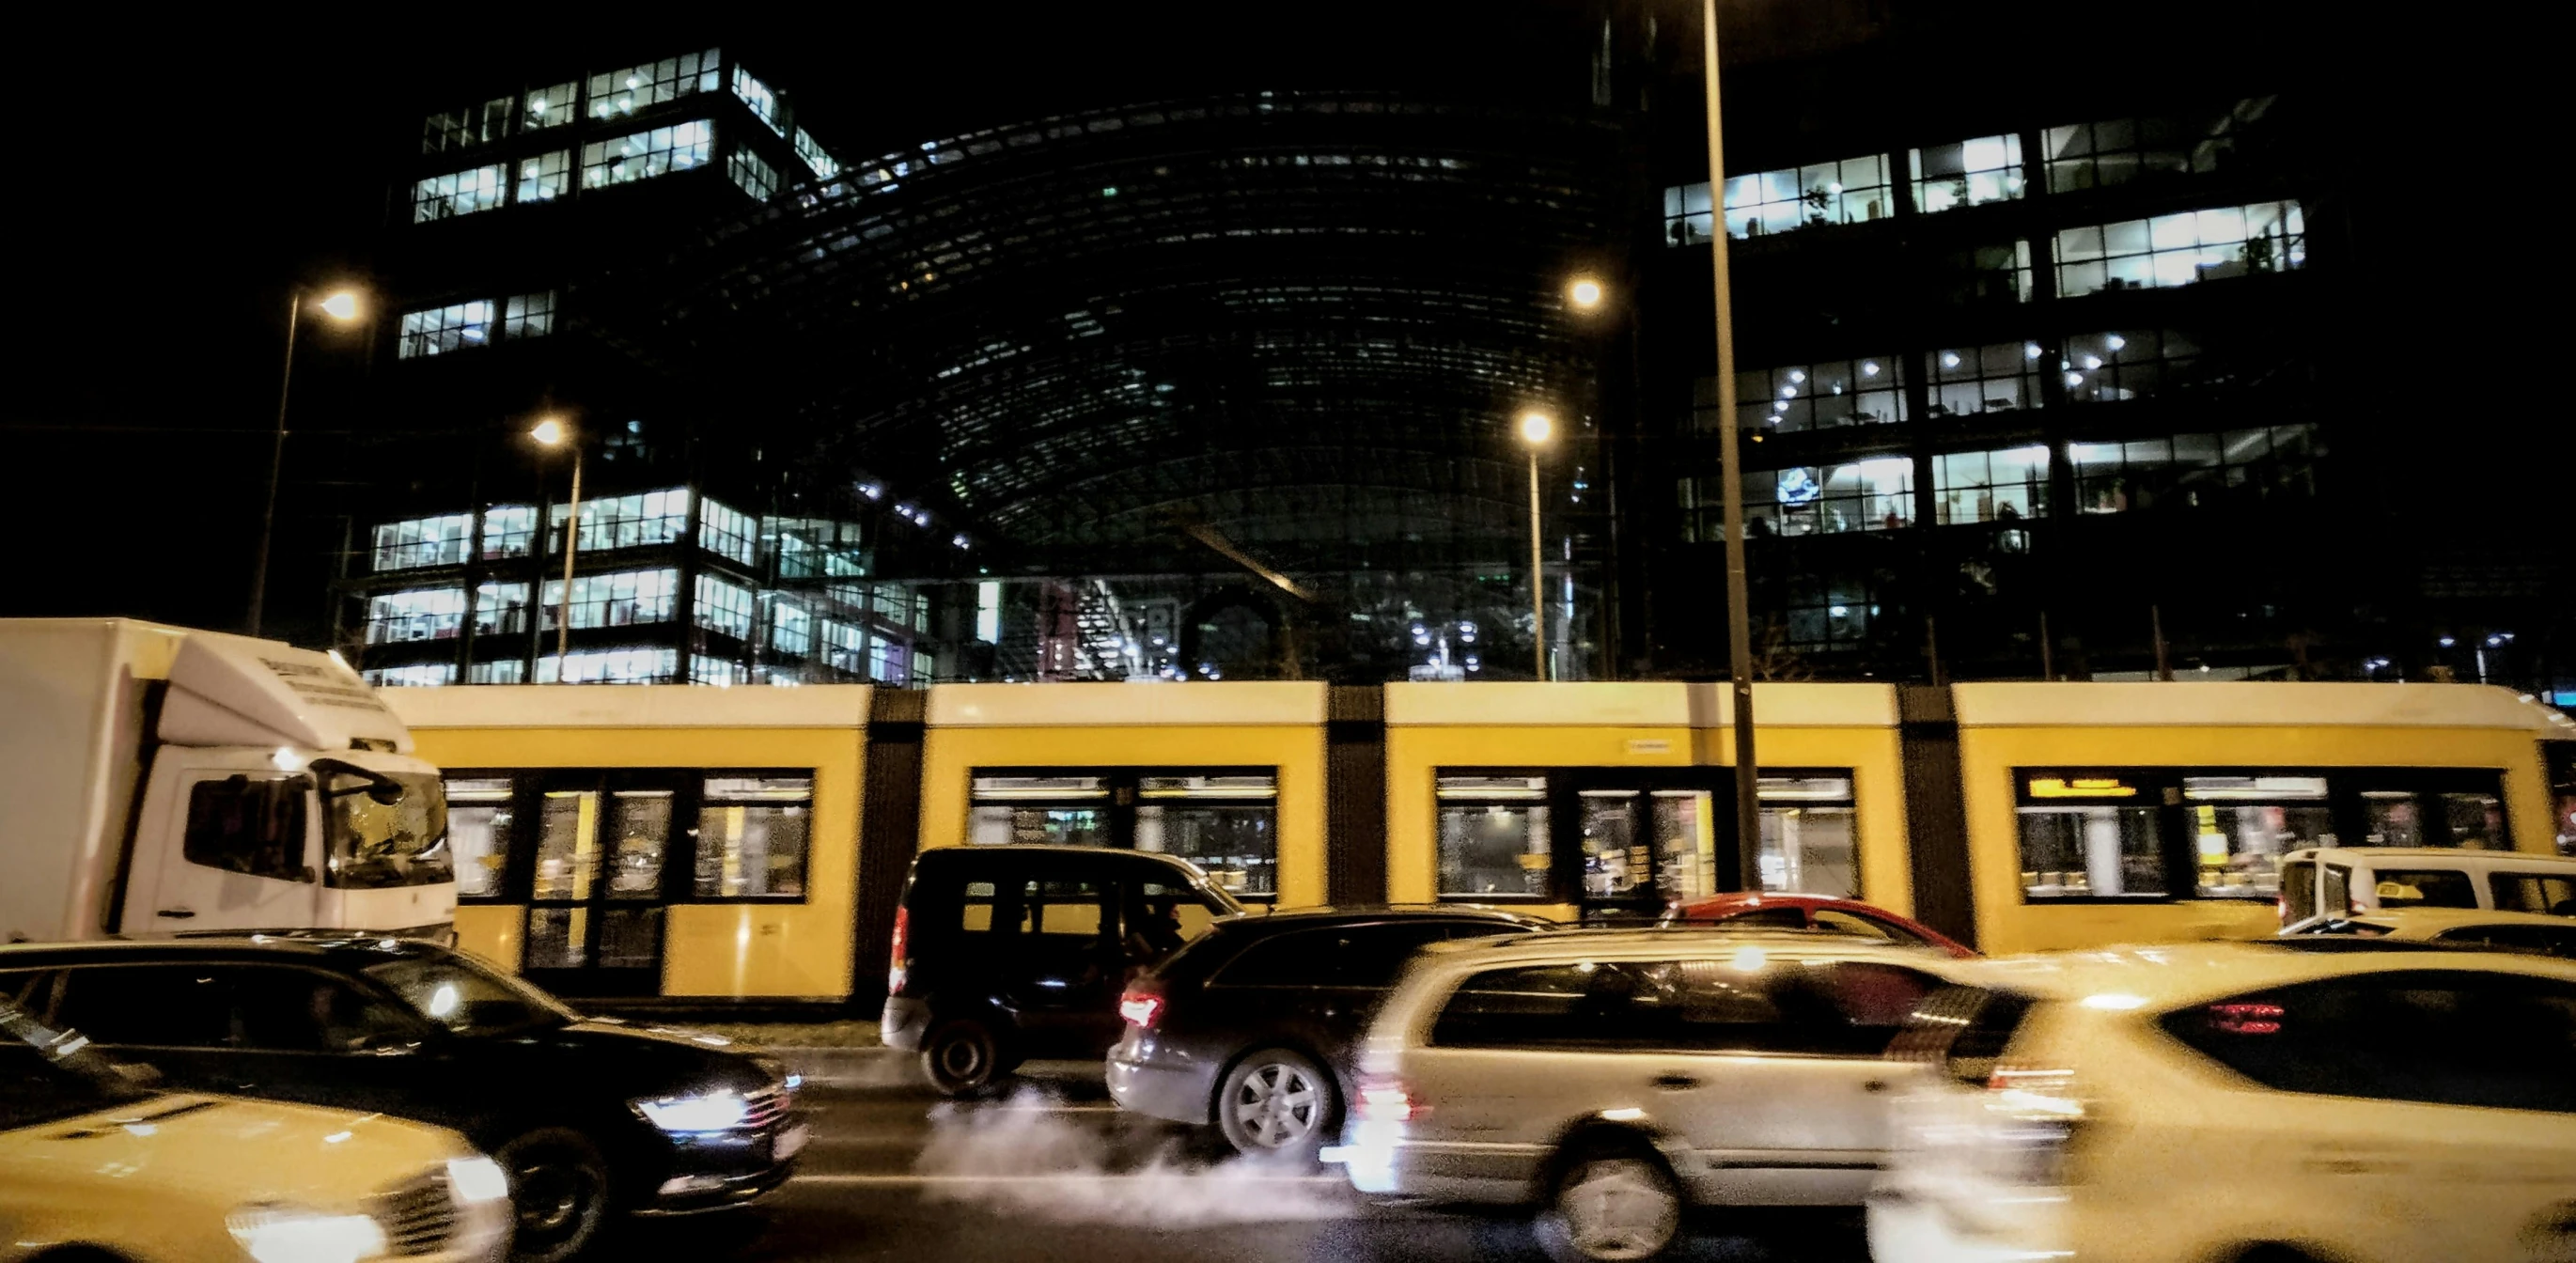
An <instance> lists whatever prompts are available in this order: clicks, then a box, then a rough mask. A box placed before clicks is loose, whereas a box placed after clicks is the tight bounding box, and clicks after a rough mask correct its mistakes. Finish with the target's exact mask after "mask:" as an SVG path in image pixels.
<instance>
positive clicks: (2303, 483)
mask: <svg viewBox="0 0 2576 1263" xmlns="http://www.w3.org/2000/svg"><path fill="white" fill-rule="evenodd" d="M2317 448H2318V444H2317V440H2316V433H2315V429H2314V427H2311V426H2305V425H2289V426H2274V427H2271V428H2268V429H2255V430H2227V431H2222V432H2219V433H2216V434H2175V435H2168V436H2163V437H2159V438H2152V439H2135V440H2131V441H2128V442H2124V443H2070V444H2068V445H2067V448H2066V457H2067V461H2068V463H2069V464H2070V465H2071V466H2072V467H2073V469H2074V471H2075V507H2076V511H2077V512H2080V513H2126V512H2130V511H2133V510H2135V511H2148V510H2155V509H2183V508H2208V507H2212V506H2217V505H2225V504H2241V503H2248V502H2254V501H2261V500H2267V499H2272V498H2276V497H2293V498H2306V497H2311V496H2314V495H2315V494H2316V456H2317Z"/></svg>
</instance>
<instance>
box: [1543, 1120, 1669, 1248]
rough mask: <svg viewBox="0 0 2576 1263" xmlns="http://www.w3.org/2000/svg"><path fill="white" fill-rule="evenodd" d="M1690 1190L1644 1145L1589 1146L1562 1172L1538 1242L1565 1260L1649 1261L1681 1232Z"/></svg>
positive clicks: (1550, 1196) (1551, 1191) (1545, 1211)
mask: <svg viewBox="0 0 2576 1263" xmlns="http://www.w3.org/2000/svg"><path fill="white" fill-rule="evenodd" d="M1681 1222H1682V1190H1681V1185H1680V1184H1679V1183H1678V1182H1676V1181H1675V1180H1674V1179H1673V1173H1672V1171H1671V1169H1670V1168H1668V1167H1666V1166H1665V1165H1664V1160H1663V1159H1662V1158H1661V1157H1659V1156H1657V1155H1656V1153H1655V1152H1654V1151H1653V1150H1652V1149H1649V1148H1647V1147H1646V1146H1645V1145H1644V1144H1642V1143H1639V1144H1610V1145H1594V1146H1590V1147H1587V1148H1585V1149H1583V1150H1581V1151H1579V1152H1577V1153H1575V1154H1574V1155H1572V1157H1571V1158H1570V1159H1569V1160H1568V1161H1567V1162H1566V1163H1565V1165H1564V1168H1563V1169H1562V1170H1560V1171H1559V1172H1558V1173H1557V1177H1556V1180H1555V1181H1554V1183H1553V1184H1552V1185H1551V1186H1550V1188H1549V1189H1548V1198H1547V1204H1546V1206H1545V1207H1543V1208H1542V1209H1541V1210H1540V1211H1539V1216H1538V1224H1537V1229H1538V1243H1539V1246H1540V1248H1542V1249H1544V1250H1546V1251H1547V1255H1548V1257H1549V1258H1551V1259H1554V1260H1556V1261H1557V1263H1643V1261H1644V1260H1648V1259H1656V1258H1661V1257H1663V1254H1664V1252H1665V1251H1666V1250H1668V1249H1670V1248H1671V1247H1672V1244H1673V1242H1674V1240H1675V1239H1677V1238H1678V1237H1680V1235H1681Z"/></svg>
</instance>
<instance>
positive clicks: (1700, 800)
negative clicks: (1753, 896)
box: [1559, 768, 1743, 922]
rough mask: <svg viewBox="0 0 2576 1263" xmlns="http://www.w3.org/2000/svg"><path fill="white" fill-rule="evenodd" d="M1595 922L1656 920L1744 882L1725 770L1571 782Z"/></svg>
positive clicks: (1583, 775) (1592, 773)
mask: <svg viewBox="0 0 2576 1263" xmlns="http://www.w3.org/2000/svg"><path fill="white" fill-rule="evenodd" d="M1569 779H1570V780H1571V782H1572V783H1571V786H1570V788H1571V789H1572V795H1571V796H1572V798H1573V799H1574V802H1573V806H1574V811H1573V812H1572V813H1570V814H1571V815H1572V821H1571V823H1572V825H1573V827H1574V830H1575V832H1576V834H1577V838H1576V839H1575V840H1576V841H1577V843H1578V845H1576V846H1572V847H1561V848H1560V850H1559V854H1561V855H1565V854H1568V853H1569V852H1570V853H1571V855H1570V856H1569V858H1571V859H1572V860H1574V861H1575V862H1578V863H1579V864H1580V865H1581V874H1580V877H1579V879H1578V880H1579V884H1577V885H1576V886H1575V889H1577V890H1579V891H1580V892H1581V904H1582V908H1583V916H1584V919H1585V920H1587V921H1596V922H1619V921H1628V920H1651V919H1652V918H1654V917H1656V916H1658V915H1660V914H1661V913H1662V912H1663V910H1664V909H1665V908H1666V907H1667V906H1669V905H1671V904H1673V903H1677V902H1688V901H1690V900H1693V899H1699V898H1702V897H1704V896H1707V895H1711V894H1715V893H1717V892H1719V891H1722V890H1734V889H1737V888H1739V887H1740V886H1741V885H1742V884H1743V883H1742V879H1741V868H1740V866H1739V862H1738V859H1737V850H1736V843H1735V785H1734V780H1733V773H1732V772H1730V771H1729V770H1728V769H1726V768H1669V769H1667V768H1594V769H1583V770H1579V771H1577V772H1575V773H1574V774H1573V775H1572V776H1571V777H1570V778H1569Z"/></svg>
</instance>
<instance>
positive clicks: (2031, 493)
mask: <svg viewBox="0 0 2576 1263" xmlns="http://www.w3.org/2000/svg"><path fill="white" fill-rule="evenodd" d="M1932 493H1933V509H1934V512H1935V513H1936V514H1937V516H1936V517H1935V518H1934V521H1935V522H1937V523H1938V524H1940V525H1942V526H1956V525H1960V524H1963V523H1971V522H2026V521H2029V520H2030V519H2032V518H2035V517H2039V516H2042V515H2043V514H2045V513H2046V512H2047V511H2048V449H2047V448H2045V447H2036V446H2033V447H2016V448H2010V449H2006V450H2004V451H1994V452H1951V453H1948V454H1946V455H1941V456H1935V457H1933V458H1932Z"/></svg>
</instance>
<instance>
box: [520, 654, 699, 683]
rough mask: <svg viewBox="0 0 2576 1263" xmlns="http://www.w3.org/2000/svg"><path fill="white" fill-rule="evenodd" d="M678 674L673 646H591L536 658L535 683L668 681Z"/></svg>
mask: <svg viewBox="0 0 2576 1263" xmlns="http://www.w3.org/2000/svg"><path fill="white" fill-rule="evenodd" d="M679 675H680V651H679V650H677V649H593V650H585V651H583V652H579V653H575V654H572V655H570V656H569V657H563V658H558V657H556V656H555V655H553V654H547V655H546V656H544V657H542V658H539V659H537V683H539V684H668V683H670V682H672V681H673V680H676V679H678V678H679Z"/></svg>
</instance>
